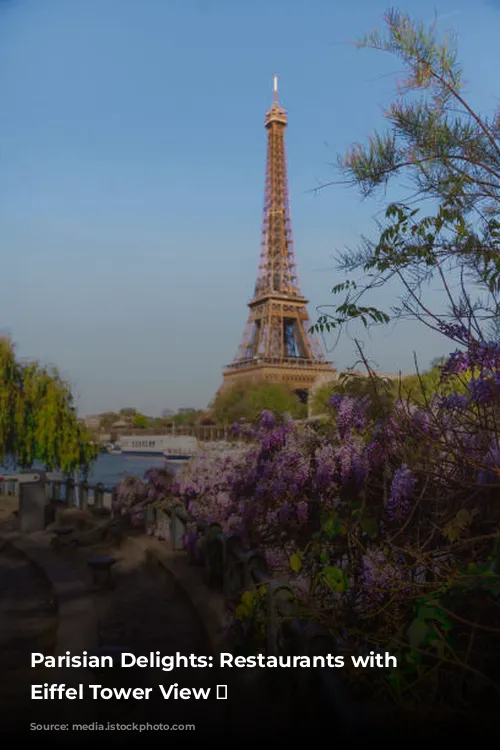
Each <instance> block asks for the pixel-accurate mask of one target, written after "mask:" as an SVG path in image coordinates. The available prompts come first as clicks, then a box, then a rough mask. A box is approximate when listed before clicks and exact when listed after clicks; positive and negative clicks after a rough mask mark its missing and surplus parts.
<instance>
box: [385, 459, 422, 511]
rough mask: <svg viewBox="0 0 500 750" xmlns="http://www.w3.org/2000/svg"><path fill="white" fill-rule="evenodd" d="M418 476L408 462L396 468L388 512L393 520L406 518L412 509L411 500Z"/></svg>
mask: <svg viewBox="0 0 500 750" xmlns="http://www.w3.org/2000/svg"><path fill="white" fill-rule="evenodd" d="M415 484H416V478H415V476H414V475H413V473H412V472H411V470H410V469H409V468H408V466H407V465H406V464H403V466H402V467H401V468H400V469H396V471H395V472H394V476H393V478H392V484H391V496H390V499H389V502H388V505H387V513H388V516H389V518H390V519H391V521H394V520H396V519H401V518H405V517H406V516H407V515H408V513H409V512H410V510H411V504H410V502H409V501H410V500H411V498H412V496H413V492H414V489H415Z"/></svg>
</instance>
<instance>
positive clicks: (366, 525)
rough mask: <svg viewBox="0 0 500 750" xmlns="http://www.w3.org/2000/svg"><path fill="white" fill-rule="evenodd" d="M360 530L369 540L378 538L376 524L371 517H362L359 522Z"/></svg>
mask: <svg viewBox="0 0 500 750" xmlns="http://www.w3.org/2000/svg"><path fill="white" fill-rule="evenodd" d="M361 528H362V529H363V531H364V533H365V534H366V535H367V536H368V537H370V539H376V538H377V537H378V523H377V520H376V519H375V518H373V516H364V517H363V518H362V520H361Z"/></svg>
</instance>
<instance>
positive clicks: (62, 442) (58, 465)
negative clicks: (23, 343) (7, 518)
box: [0, 339, 97, 473]
mask: <svg viewBox="0 0 500 750" xmlns="http://www.w3.org/2000/svg"><path fill="white" fill-rule="evenodd" d="M96 456H97V448H96V446H95V445H94V444H93V443H92V442H91V438H90V434H89V433H88V431H87V430H86V428H85V427H84V426H83V425H82V424H81V423H80V422H79V421H78V417H77V413H76V409H75V407H74V404H73V397H72V394H71V390H70V388H69V387H68V385H67V384H66V383H64V381H63V380H62V379H61V377H60V376H59V374H58V372H57V370H55V369H47V368H44V367H41V366H40V365H39V364H38V363H36V362H35V363H29V364H23V363H20V362H18V361H17V360H16V356H15V351H14V348H13V346H12V344H11V343H10V341H9V340H7V339H2V340H0V463H2V464H4V463H14V464H16V465H18V466H21V467H23V468H29V467H31V466H33V464H34V463H35V462H36V461H40V462H41V463H42V464H43V465H44V466H45V467H46V468H47V469H48V470H53V469H60V470H61V471H63V472H64V473H72V472H74V471H75V470H82V471H84V472H86V471H88V469H89V467H90V465H91V464H92V461H93V460H94V459H95V458H96Z"/></svg>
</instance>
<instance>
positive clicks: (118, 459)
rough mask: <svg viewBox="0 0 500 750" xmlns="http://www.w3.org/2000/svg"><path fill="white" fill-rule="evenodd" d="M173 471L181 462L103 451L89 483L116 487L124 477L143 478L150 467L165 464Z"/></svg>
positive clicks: (158, 457) (159, 457) (159, 467)
mask: <svg viewBox="0 0 500 750" xmlns="http://www.w3.org/2000/svg"><path fill="white" fill-rule="evenodd" d="M167 465H168V467H169V469H170V470H171V471H176V470H178V469H179V467H180V464H171V463H169V464H167V463H166V461H165V459H164V458H162V456H129V455H125V456H123V455H121V456H112V455H111V454H109V453H101V454H100V455H99V456H98V458H97V461H96V462H95V464H94V466H93V469H92V471H91V472H90V474H89V479H88V482H89V484H99V482H102V484H103V485H104V486H105V487H114V486H115V485H116V484H118V482H119V481H120V480H121V479H123V478H124V477H139V479H142V478H143V477H144V474H145V472H146V471H147V470H148V469H152V468H155V469H157V468H158V469H161V468H164V467H165V466H167Z"/></svg>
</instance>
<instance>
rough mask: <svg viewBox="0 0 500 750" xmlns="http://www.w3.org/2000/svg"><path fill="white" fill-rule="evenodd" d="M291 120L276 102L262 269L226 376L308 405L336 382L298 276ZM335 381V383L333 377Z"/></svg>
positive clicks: (270, 124)
mask: <svg viewBox="0 0 500 750" xmlns="http://www.w3.org/2000/svg"><path fill="white" fill-rule="evenodd" d="M287 122H288V118H287V113H286V111H285V110H284V109H283V108H282V107H281V106H280V105H279V103H278V77H277V76H276V75H275V76H274V101H273V104H272V106H271V108H270V109H269V110H268V112H267V114H266V119H265V127H266V130H267V165H266V188H265V199H264V216H263V221H262V240H261V253H260V264H259V271H258V275H257V281H256V284H255V290H254V295H253V298H252V299H251V301H250V302H249V303H248V307H249V308H250V312H249V315H248V322H247V325H246V329H245V332H244V334H243V338H242V341H241V344H240V348H239V351H238V354H237V355H236V357H235V359H234V360H233V362H232V363H231V364H230V365H228V366H227V367H226V369H225V370H224V373H223V377H224V382H223V388H224V387H226V386H227V385H231V384H232V383H234V382H235V381H236V380H240V379H244V378H245V379H249V378H251V379H255V380H257V379H259V380H267V381H269V382H274V383H286V384H287V385H289V386H290V387H291V388H293V390H295V391H296V392H297V394H298V395H299V396H300V397H301V398H302V400H304V401H306V400H307V395H308V393H309V391H310V390H311V389H312V388H313V387H314V386H315V385H317V384H318V381H322V380H324V379H331V378H332V377H334V376H335V375H334V373H335V369H334V368H333V367H332V363H331V362H327V361H326V360H325V357H324V355H323V353H322V351H321V347H320V344H319V342H318V341H317V340H316V338H315V337H314V336H313V335H312V334H311V333H310V327H311V322H310V318H309V314H308V311H307V304H308V300H307V299H306V298H305V297H303V296H302V293H301V291H300V284H299V279H298V275H297V266H296V260H295V253H294V247H293V235H292V220H291V216H290V205H289V194H288V177H287V166H286V153H285V128H286V126H287ZM328 376H329V377H328Z"/></svg>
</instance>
